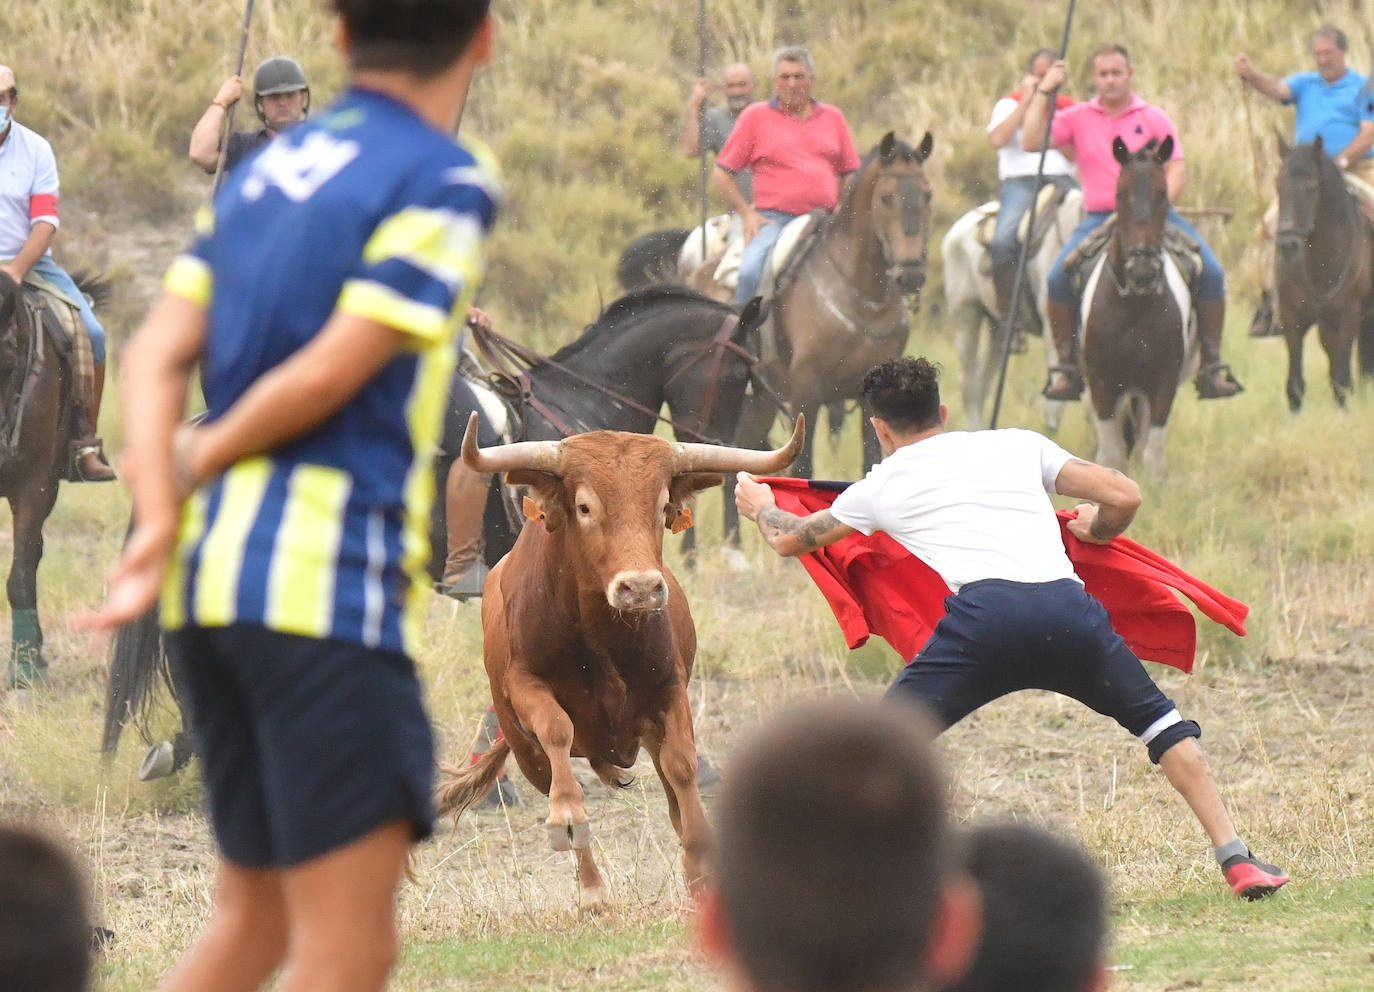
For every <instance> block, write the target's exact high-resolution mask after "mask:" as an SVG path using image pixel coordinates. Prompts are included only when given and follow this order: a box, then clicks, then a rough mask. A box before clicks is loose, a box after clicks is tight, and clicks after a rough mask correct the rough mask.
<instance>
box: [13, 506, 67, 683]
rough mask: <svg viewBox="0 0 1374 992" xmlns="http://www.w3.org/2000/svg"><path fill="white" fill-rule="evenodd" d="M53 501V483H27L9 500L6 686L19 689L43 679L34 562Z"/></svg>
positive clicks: (40, 628)
mask: <svg viewBox="0 0 1374 992" xmlns="http://www.w3.org/2000/svg"><path fill="white" fill-rule="evenodd" d="M56 501H57V480H56V479H47V480H45V481H42V482H36V483H35V482H31V483H29V484H28V485H26V486H25V487H24V488H23V489H22V490H20V492H19V493H18V494H16V495H14V496H11V497H10V510H11V511H12V513H13V516H14V562H13V564H12V565H11V567H10V577H9V582H8V584H7V586H6V592H7V593H8V594H9V601H10V618H11V622H12V624H13V628H12V638H11V642H10V643H11V647H10V686H11V687H14V688H22V687H23V686H27V685H30V684H32V683H33V682H36V681H38V680H40V679H42V678H44V677H45V675H46V673H45V669H46V668H47V662H46V661H44V660H43V629H42V627H41V626H40V625H39V623H38V562H39V561H40V560H41V559H42V557H43V523H44V521H46V520H47V519H48V514H49V513H51V512H52V508H53V504H54V503H55V502H56Z"/></svg>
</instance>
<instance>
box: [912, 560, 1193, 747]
mask: <svg viewBox="0 0 1374 992" xmlns="http://www.w3.org/2000/svg"><path fill="white" fill-rule="evenodd" d="M945 611H946V612H945V615H944V617H942V618H941V620H940V622H939V623H938V624H936V626H935V631H934V633H932V634H931V635H930V639H929V640H928V641H926V643H925V646H924V647H922V648H921V650H920V652H919V653H918V654H917V655H916V657H915V658H914V659H912V661H911V664H909V665H907V666H906V667H905V668H903V669H902V670H901V671H900V672H899V673H898V674H897V678H896V679H894V680H893V682H892V685H891V686H890V687H889V688H888V690H887V698H888V699H893V700H915V701H919V702H921V703H924V704H925V705H926V706H927V707H928V708H929V709H930V710H931V712H932V713H933V714H934V716H935V718H936V719H937V721H938V722H939V724H940V727H941V729H944V728H948V727H952V726H954V724H956V723H958V722H959V721H960V720H962V719H963V718H964V717H966V716H968V715H969V714H970V713H972V712H973V711H974V710H976V709H978V708H979V707H981V706H983V705H985V704H987V703H990V702H992V701H993V700H994V699H999V698H1001V697H1002V696H1005V695H1007V694H1008V693H1012V692H1017V691H1019V690H1021V689H1048V690H1050V691H1051V692H1057V693H1059V694H1060V695H1063V696H1068V697H1069V698H1070V699H1076V700H1078V701H1079V702H1080V703H1083V704H1084V705H1085V706H1088V707H1090V708H1091V709H1094V710H1096V711H1097V712H1098V713H1101V714H1103V715H1104V716H1109V717H1111V718H1112V719H1113V720H1115V721H1116V722H1117V723H1119V724H1120V725H1121V726H1122V727H1124V728H1125V729H1126V730H1127V731H1129V732H1130V733H1131V734H1133V735H1134V736H1136V737H1138V738H1140V740H1141V742H1142V743H1144V744H1145V746H1146V747H1147V748H1148V750H1149V753H1150V760H1151V761H1153V762H1155V763H1156V764H1158V763H1159V757H1160V755H1162V754H1163V753H1164V752H1165V751H1167V750H1168V749H1169V748H1171V747H1172V746H1173V745H1175V744H1177V743H1178V742H1179V741H1180V740H1182V739H1183V738H1185V737H1200V736H1202V730H1201V729H1200V728H1199V727H1198V725H1197V724H1196V723H1194V722H1192V721H1191V720H1184V719H1183V718H1182V717H1181V716H1180V715H1179V713H1178V710H1177V708H1176V707H1175V706H1174V703H1173V700H1171V699H1169V697H1167V696H1165V695H1164V693H1163V692H1161V691H1160V689H1159V687H1158V686H1157V685H1155V683H1154V680H1153V679H1151V678H1150V676H1149V674H1148V673H1147V672H1146V671H1145V667H1144V666H1143V665H1142V664H1141V663H1140V659H1138V658H1137V657H1136V656H1135V654H1134V653H1133V652H1132V651H1131V649H1130V648H1129V647H1127V646H1126V642H1125V641H1123V640H1122V639H1121V637H1120V636H1119V635H1118V634H1117V633H1116V632H1115V631H1114V630H1112V623H1111V620H1110V618H1109V617H1108V616H1107V611H1106V610H1105V609H1104V608H1103V606H1102V604H1101V603H1099V602H1098V601H1097V600H1096V599H1094V598H1093V597H1092V596H1090V595H1088V593H1087V592H1085V591H1084V589H1083V587H1082V586H1081V585H1080V584H1079V583H1078V582H1076V581H1074V580H1073V579H1059V580H1058V581H1055V582H1011V581H1007V580H1004V579H982V580H980V581H978V582H970V583H968V584H967V585H965V586H964V587H963V588H962V589H960V590H959V592H958V593H957V594H956V595H953V596H950V597H949V598H948V599H946V600H945Z"/></svg>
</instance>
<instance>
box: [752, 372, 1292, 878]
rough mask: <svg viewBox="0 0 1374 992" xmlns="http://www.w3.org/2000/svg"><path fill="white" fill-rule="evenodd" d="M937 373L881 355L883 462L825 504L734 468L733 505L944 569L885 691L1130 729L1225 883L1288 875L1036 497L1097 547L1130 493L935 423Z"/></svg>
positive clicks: (1053, 460)
mask: <svg viewBox="0 0 1374 992" xmlns="http://www.w3.org/2000/svg"><path fill="white" fill-rule="evenodd" d="M938 376H939V373H938V371H937V370H936V368H935V367H934V366H933V365H931V364H930V363H929V362H928V361H926V360H925V359H924V358H920V359H916V358H901V359H894V360H891V361H887V362H883V363H882V364H880V365H877V366H875V367H874V368H872V369H870V370H869V372H868V374H867V375H866V376H865V377H864V381H863V385H862V387H861V393H862V398H863V403H864V407H865V409H866V410H868V411H869V413H870V419H871V421H872V424H873V427H874V430H875V431H876V432H877V435H878V441H879V443H880V444H881V445H882V449H883V454H884V455H885V456H886V457H885V458H884V460H883V461H882V462H881V463H880V464H878V465H876V466H874V468H873V469H872V470H871V471H870V472H869V473H868V475H867V476H865V477H864V478H863V479H862V480H860V481H859V482H856V483H854V484H853V485H852V486H850V487H849V488H848V489H846V490H845V491H844V492H843V493H841V494H840V495H839V497H838V498H836V500H835V502H834V504H833V505H832V506H831V507H830V508H829V509H827V510H821V511H819V512H817V513H812V514H810V515H809V516H806V517H798V516H795V515H794V514H791V513H786V512H784V511H782V510H779V509H778V507H777V505H776V504H775V503H774V501H773V495H772V491H771V490H770V489H769V488H768V486H766V485H764V484H762V483H759V482H757V481H755V480H754V479H752V478H751V477H750V476H748V475H746V474H744V473H740V475H739V478H738V482H737V485H736V487H735V500H736V502H737V503H738V504H739V509H740V513H741V514H742V515H744V516H745V517H747V518H748V519H750V520H755V521H757V523H758V526H759V530H760V531H761V532H762V534H763V537H764V540H766V541H767V542H768V544H769V546H770V547H772V548H773V550H774V551H776V552H778V553H779V554H780V555H783V556H784V557H794V556H796V555H800V554H805V553H807V552H810V551H814V550H816V549H817V548H821V547H824V546H825V545H827V544H833V543H834V542H836V541H838V540H841V539H842V538H845V537H847V536H849V535H850V534H853V533H854V532H855V531H861V532H862V533H864V534H872V533H873V532H874V531H878V530H881V531H883V532H885V533H886V534H887V535H888V536H889V537H891V538H892V539H893V540H895V541H897V543H899V544H901V545H902V546H903V547H904V548H906V549H907V550H908V551H910V552H911V553H912V554H913V555H915V556H916V557H918V558H920V559H921V560H922V561H924V562H925V563H926V564H927V565H929V566H930V567H931V568H933V569H934V570H935V571H936V572H937V573H939V575H940V577H941V578H942V579H944V581H945V583H946V584H947V585H948V586H949V588H950V590H951V591H952V592H953V594H954V595H952V596H950V597H949V599H947V600H946V604H945V607H946V614H945V616H944V618H943V619H942V620H941V621H940V623H939V624H938V625H937V626H936V628H935V632H934V633H933V634H932V635H931V637H930V639H929V640H928V641H927V642H926V644H925V646H924V647H922V648H921V650H920V652H918V653H917V655H916V657H915V659H913V660H912V662H911V663H910V664H909V665H907V666H906V668H904V669H903V670H902V671H901V673H899V674H898V676H897V678H896V680H895V681H894V682H893V683H892V686H891V687H890V688H889V689H888V696H889V697H890V698H894V699H915V700H919V701H921V702H923V703H925V704H926V705H927V706H929V707H930V708H931V709H932V710H933V711H934V713H935V715H936V717H937V719H938V721H939V723H940V725H941V726H942V727H950V726H953V725H954V724H955V723H957V722H958V721H960V720H961V719H963V718H964V717H966V716H968V715H969V714H970V713H972V712H973V711H974V710H976V709H978V708H979V707H980V706H982V705H984V704H985V703H988V702H991V701H992V700H994V699H997V698H999V697H1001V696H1004V695H1007V694H1008V693H1011V692H1015V691H1016V690H1018V689H1049V690H1051V691H1054V692H1058V693H1061V694H1063V695H1066V696H1069V697H1070V698H1073V699H1077V700H1078V701H1079V702H1081V703H1083V704H1085V705H1086V706H1089V707H1091V708H1092V709H1094V710H1096V711H1097V712H1099V713H1102V714H1104V715H1106V716H1110V717H1112V718H1113V719H1115V720H1116V721H1117V722H1118V723H1119V724H1121V726H1123V727H1124V728H1126V730H1128V731H1130V733H1131V734H1133V735H1134V736H1136V737H1138V738H1139V739H1140V740H1141V742H1142V743H1143V744H1145V746H1146V748H1147V749H1148V751H1149V755H1150V760H1152V761H1154V762H1155V763H1156V764H1158V765H1159V766H1160V768H1161V769H1162V770H1163V772H1164V774H1165V776H1166V777H1167V778H1168V780H1169V783H1170V784H1171V785H1173V787H1174V788H1175V789H1177V790H1178V792H1179V793H1180V794H1181V795H1182V796H1183V798H1184V800H1185V801H1186V802H1187V803H1188V805H1189V807H1190V808H1191V809H1192V811H1193V813H1194V815H1196V816H1197V818H1198V820H1199V822H1200V823H1201V824H1202V827H1203V829H1204V830H1206V832H1207V835H1208V837H1209V838H1210V839H1211V842H1212V845H1213V848H1214V849H1215V853H1216V858H1217V862H1218V864H1219V865H1221V868H1222V872H1223V874H1224V875H1225V877H1226V881H1227V883H1228V884H1229V885H1230V886H1231V889H1232V891H1233V892H1234V893H1235V894H1236V895H1237V896H1238V897H1242V896H1243V897H1245V898H1248V899H1258V898H1261V897H1263V896H1267V895H1269V894H1270V893H1272V892H1273V891H1275V890H1276V889H1278V888H1279V887H1280V886H1282V885H1284V884H1285V883H1286V882H1287V881H1288V876H1287V875H1286V874H1285V873H1284V872H1282V871H1281V870H1280V869H1278V868H1276V867H1274V866H1273V865H1268V864H1265V863H1264V862H1261V861H1259V860H1258V859H1257V858H1255V857H1254V855H1253V854H1251V852H1250V850H1249V848H1248V847H1246V845H1245V843H1244V841H1242V840H1241V839H1240V837H1239V835H1238V834H1237V833H1236V829H1235V827H1234V825H1233V824H1232V822H1231V818H1230V816H1229V814H1228V813H1227V812H1226V807H1225V805H1224V804H1223V803H1222V800H1221V796H1220V794H1219V793H1218V791H1217V787H1216V783H1215V782H1214V781H1213V780H1212V775H1211V772H1210V771H1209V770H1208V767H1207V762H1206V760H1205V759H1204V758H1203V756H1202V751H1201V749H1200V748H1199V747H1198V744H1197V738H1199V737H1201V736H1202V730H1201V728H1199V727H1198V725H1197V724H1196V723H1194V722H1193V721H1191V720H1185V719H1183V717H1182V716H1181V715H1180V714H1179V712H1178V709H1177V707H1175V706H1174V704H1173V702H1172V701H1171V700H1170V699H1169V698H1168V697H1167V696H1165V695H1164V693H1162V692H1161V691H1160V690H1159V687H1158V686H1156V685H1155V684H1154V681H1153V680H1152V679H1151V678H1150V676H1149V675H1148V674H1147V673H1146V671H1145V668H1144V666H1143V665H1141V663H1140V660H1139V659H1138V658H1136V656H1135V655H1134V654H1133V653H1132V652H1131V650H1130V648H1128V647H1127V646H1126V643H1125V642H1124V641H1123V640H1122V639H1121V638H1120V637H1119V636H1118V635H1117V634H1116V633H1115V631H1113V630H1112V627H1111V621H1110V620H1109V618H1108V616H1107V611H1106V610H1105V609H1103V607H1102V604H1101V603H1099V602H1098V601H1097V600H1096V599H1094V598H1093V597H1092V596H1091V595H1089V594H1088V593H1087V592H1086V591H1085V590H1084V588H1083V583H1082V582H1081V581H1080V580H1079V579H1078V577H1077V576H1076V575H1075V574H1074V571H1073V565H1072V564H1071V563H1070V561H1069V558H1068V555H1067V554H1066V553H1065V551H1064V545H1063V542H1062V540H1061V539H1060V532H1059V525H1058V522H1057V520H1056V518H1055V511H1054V505H1053V504H1052V503H1051V502H1050V498H1049V496H1050V494H1059V495H1063V496H1071V497H1074V498H1077V499H1083V500H1090V501H1091V502H1085V503H1081V504H1080V505H1079V506H1078V507H1077V510H1078V516H1077V519H1075V520H1073V521H1071V522H1070V523H1069V530H1070V531H1071V532H1072V533H1073V535H1074V536H1075V537H1077V538H1078V539H1079V540H1082V541H1087V542H1090V543H1094V544H1106V543H1108V542H1109V541H1111V540H1112V539H1113V538H1115V537H1116V536H1117V535H1118V534H1120V533H1121V532H1122V531H1124V530H1125V529H1126V527H1127V526H1128V525H1129V524H1130V522H1131V520H1132V519H1133V518H1134V517H1135V513H1136V510H1137V509H1138V508H1139V506H1140V489H1139V488H1138V487H1137V486H1136V484H1135V483H1134V482H1132V481H1131V480H1130V479H1128V478H1126V476H1124V475H1122V474H1121V473H1120V472H1116V471H1114V470H1111V469H1106V468H1103V467H1102V466H1100V465H1095V464H1093V463H1092V462H1087V461H1083V460H1081V459H1078V458H1075V457H1073V456H1072V455H1071V454H1069V452H1067V451H1065V450H1064V449H1063V448H1061V447H1060V446H1059V445H1057V444H1055V443H1054V442H1053V441H1050V440H1049V439H1048V438H1045V437H1042V436H1041V435H1039V434H1037V433H1035V432H1034V431H1026V430H998V431H978V432H976V433H968V432H963V431H959V432H950V433H946V432H945V429H944V426H945V419H946V417H947V415H948V409H947V408H946V407H945V406H944V405H943V404H941V402H940V388H939V382H938Z"/></svg>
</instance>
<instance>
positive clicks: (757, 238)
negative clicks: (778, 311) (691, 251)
mask: <svg viewBox="0 0 1374 992" xmlns="http://www.w3.org/2000/svg"><path fill="white" fill-rule="evenodd" d="M815 82H816V66H815V63H814V62H813V61H812V59H811V54H810V53H809V52H808V51H807V50H806V49H805V48H802V47H801V46H800V45H791V46H787V47H784V48H780V49H778V51H777V52H776V53H775V54H774V56H773V83H774V89H775V91H776V92H775V95H774V97H773V99H771V100H769V101H768V102H767V103H754V104H750V105H749V106H748V107H746V108H745V109H744V111H743V112H742V113H741V114H740V115H739V119H738V120H737V121H736V123H735V129H734V130H733V131H732V132H731V133H730V140H728V141H727V142H726V143H725V147H724V148H722V149H721V151H720V154H719V155H718V156H717V157H716V169H715V182H716V187H717V188H718V189H719V190H720V192H721V194H722V195H723V196H724V197H725V199H726V201H727V202H728V203H729V204H730V209H731V210H733V211H735V212H736V213H737V214H739V217H740V221H741V223H742V225H743V228H744V241H745V247H744V256H743V258H741V260H740V266H739V283H738V285H737V286H736V288H735V305H736V306H743V305H744V304H745V303H747V302H749V300H750V299H752V298H753V297H754V294H755V293H757V292H758V288H759V281H760V280H761V279H762V278H763V268H764V264H765V263H766V262H767V260H768V252H769V249H771V248H772V247H773V245H774V244H775V243H776V242H777V240H778V235H779V234H781V233H782V229H783V227H785V226H786V225H787V222H788V221H790V220H792V219H793V218H796V217H799V216H801V215H802V214H805V213H809V212H810V211H812V210H826V211H830V210H833V209H835V204H836V203H838V202H839V198H840V189H841V188H842V186H843V182H844V180H845V179H846V178H847V177H848V176H849V174H850V173H852V172H856V171H858V168H859V165H860V163H859V153H858V152H856V151H855V150H854V139H853V138H852V137H851V136H850V134H849V124H848V123H847V122H846V121H845V119H844V114H843V113H841V112H840V110H839V108H838V107H832V106H830V105H829V104H826V103H819V102H817V101H816V100H814V99H812V97H811V90H812V87H813V86H814V85H815ZM745 169H748V170H749V171H750V174H751V175H752V178H753V184H754V196H753V200H752V202H751V201H750V200H749V199H748V198H746V197H745V195H744V193H743V192H742V191H741V189H740V185H739V182H738V181H737V179H736V177H737V176H738V175H739V174H740V173H741V172H742V171H743V170H745Z"/></svg>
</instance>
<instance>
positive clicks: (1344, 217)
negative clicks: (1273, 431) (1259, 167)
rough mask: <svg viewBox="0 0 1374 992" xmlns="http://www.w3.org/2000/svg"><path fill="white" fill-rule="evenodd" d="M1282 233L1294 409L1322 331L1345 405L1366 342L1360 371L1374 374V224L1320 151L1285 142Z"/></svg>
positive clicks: (1282, 316)
mask: <svg viewBox="0 0 1374 992" xmlns="http://www.w3.org/2000/svg"><path fill="white" fill-rule="evenodd" d="M1279 152H1280V154H1281V155H1282V157H1283V165H1282V168H1281V169H1280V171H1279V230H1278V238H1277V239H1276V247H1277V252H1276V255H1275V259H1274V281H1275V285H1276V288H1277V290H1278V304H1279V305H1278V311H1279V326H1280V327H1281V328H1282V330H1283V336H1284V338H1285V339H1286V340H1287V341H1288V387H1287V391H1288V406H1289V409H1291V410H1292V411H1293V412H1294V413H1296V412H1297V411H1298V410H1299V409H1301V408H1302V398H1303V393H1304V392H1306V389H1307V387H1306V384H1305V383H1304V382H1303V378H1302V342H1303V337H1304V336H1305V335H1306V334H1307V329H1308V328H1309V327H1311V326H1312V325H1313V324H1316V325H1317V334H1318V337H1319V338H1320V339H1321V343H1322V347H1323V348H1324V349H1326V357H1327V359H1328V361H1329V362H1330V368H1331V391H1332V392H1333V393H1335V394H1336V402H1337V403H1339V404H1340V405H1341V406H1345V397H1346V394H1347V393H1349V392H1350V390H1351V388H1352V387H1353V382H1352V381H1351V376H1350V355H1351V351H1352V350H1353V349H1354V345H1355V339H1356V337H1357V336H1358V338H1359V341H1360V353H1359V360H1360V374H1361V375H1364V376H1374V320H1372V319H1371V318H1374V299H1371V289H1372V288H1374V225H1372V224H1371V222H1370V219H1369V217H1368V216H1367V215H1366V214H1365V213H1364V211H1362V210H1361V209H1360V206H1359V204H1357V203H1356V202H1355V197H1354V195H1352V194H1351V192H1350V190H1349V189H1348V188H1347V187H1346V184H1345V180H1344V179H1343V178H1342V176H1341V170H1340V168H1339V167H1338V166H1337V165H1336V163H1335V162H1334V161H1333V160H1332V159H1331V156H1330V155H1328V154H1326V152H1325V150H1324V149H1323V148H1322V140H1321V138H1320V137H1318V138H1317V140H1316V141H1314V142H1312V143H1311V144H1303V145H1298V146H1297V147H1296V148H1289V147H1288V145H1287V143H1285V142H1284V141H1283V139H1282V138H1280V139H1279Z"/></svg>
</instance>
